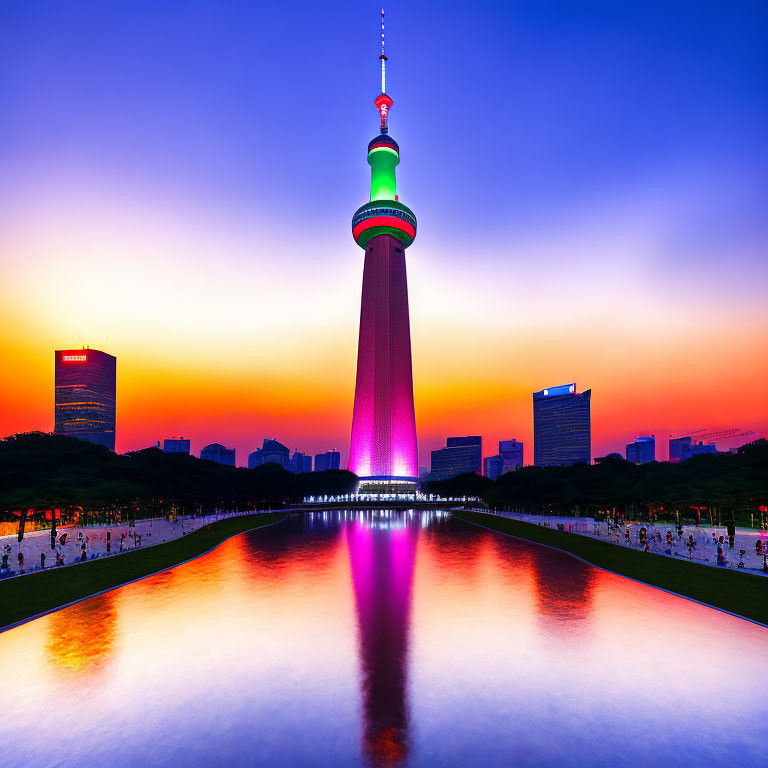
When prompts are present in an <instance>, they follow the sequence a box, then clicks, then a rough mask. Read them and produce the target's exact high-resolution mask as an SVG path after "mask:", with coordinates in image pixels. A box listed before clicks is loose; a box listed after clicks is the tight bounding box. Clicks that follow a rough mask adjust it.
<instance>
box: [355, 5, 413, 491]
mask: <svg viewBox="0 0 768 768" xmlns="http://www.w3.org/2000/svg"><path fill="white" fill-rule="evenodd" d="M383 30H384V16H383V12H382V39H381V55H380V56H379V60H380V61H381V93H380V94H379V95H378V96H377V97H376V99H375V102H374V103H375V104H376V108H377V110H378V111H379V118H380V132H379V135H378V136H376V137H375V138H374V139H372V140H371V142H370V143H369V144H368V164H369V165H370V166H371V198H370V202H368V203H366V204H365V205H363V206H361V207H360V208H358V209H357V211H356V212H355V215H354V216H353V217H352V236H353V237H354V238H355V242H356V243H357V244H358V245H359V246H360V247H361V248H363V249H364V251H365V261H364V265H363V291H362V301H361V308H360V336H359V341H358V350H357V378H356V383H355V404H354V412H353V417H352V438H351V441H350V450H349V465H348V466H349V469H350V470H351V471H352V472H354V473H355V474H356V475H357V476H358V477H360V478H361V480H362V483H361V485H362V486H368V487H369V488H371V487H376V486H380V485H384V486H387V485H389V486H390V487H391V486H393V485H403V484H412V483H415V482H416V481H417V480H418V453H417V449H416V419H415V415H414V406H413V375H412V370H411V332H410V321H409V317H408V287H407V281H406V270H405V249H406V248H407V247H408V246H409V245H410V244H411V243H412V242H413V240H414V238H415V237H416V217H415V216H414V214H413V211H411V210H410V208H407V207H406V206H405V205H403V204H402V203H401V202H400V201H399V199H398V195H397V187H396V183H395V166H396V165H397V164H398V163H399V162H400V148H399V147H398V145H397V142H396V141H395V140H394V139H392V138H391V137H390V136H389V135H388V125H387V118H388V113H389V109H390V107H391V106H392V103H393V102H392V99H391V97H390V96H389V95H388V94H387V93H386V80H385V70H386V62H387V56H386V54H385V52H384V31H383Z"/></svg>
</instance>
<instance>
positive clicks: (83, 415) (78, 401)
mask: <svg viewBox="0 0 768 768" xmlns="http://www.w3.org/2000/svg"><path fill="white" fill-rule="evenodd" d="M54 360H55V382H54V385H55V388H54V392H55V394H54V427H53V431H54V432H55V433H56V434H59V435H70V436H72V437H79V438H80V439H81V440H89V441H90V442H92V443H97V444H98V445H105V446H107V448H109V450H110V451H114V450H115V397H116V388H117V375H116V372H117V359H116V358H114V357H113V356H112V355H108V354H107V353H106V352H100V351H99V350H98V349H63V350H57V351H56V352H55V353H54Z"/></svg>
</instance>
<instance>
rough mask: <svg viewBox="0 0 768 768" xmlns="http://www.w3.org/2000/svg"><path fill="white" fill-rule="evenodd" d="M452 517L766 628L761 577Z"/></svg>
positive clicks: (766, 598) (766, 593) (505, 523)
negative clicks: (555, 550) (562, 552)
mask: <svg viewBox="0 0 768 768" xmlns="http://www.w3.org/2000/svg"><path fill="white" fill-rule="evenodd" d="M453 516H454V517H456V518H458V519H460V520H464V521H465V522H468V523H475V524H476V525H483V526H485V527H486V528H492V529H493V530H495V531H500V532H501V533H507V534H510V535H511V536H516V537H518V538H520V539H525V540H526V541H532V542H535V543H537V544H546V545H548V546H550V547H557V548H558V549H562V550H565V551H566V552H570V553H572V554H574V555H578V556H579V557H581V558H583V559H584V560H586V561H587V562H589V563H591V564H592V565H597V566H599V567H600V568H605V569H606V570H609V571H613V572H614V573H618V574H620V575H621V576H628V577H629V578H631V579H636V580H637V581H642V582H644V583H645V584H650V585H651V586H653V587H661V588H662V589H667V590H669V591H670V592H676V593H677V594H679V595H683V596H684V597H690V598H693V599H694V600H698V601H699V602H702V603H707V604H708V605H712V606H715V607H716V608H722V609H723V610H726V611H730V612H731V613H736V614H738V615H739V616H744V617H745V618H748V619H752V620H753V621H759V622H761V623H762V624H768V578H765V577H763V576H757V575H756V574H753V573H744V572H743V571H736V570H731V569H725V568H715V567H712V566H709V565H702V564H700V563H692V562H689V561H686V560H677V559H674V558H671V557H665V556H664V555H656V554H653V553H651V552H641V551H640V550H637V549H629V548H626V547H622V546H617V545H616V544H609V543H608V542H606V541H600V540H597V539H591V538H588V537H587V536H580V535H578V534H575V533H568V532H566V531H557V530H553V529H552V528H544V527H543V526H540V525H535V524H534V523H524V522H522V521H520V520H511V519H510V518H508V517H499V516H497V515H491V514H484V513H479V512H464V511H462V512H454V513H453Z"/></svg>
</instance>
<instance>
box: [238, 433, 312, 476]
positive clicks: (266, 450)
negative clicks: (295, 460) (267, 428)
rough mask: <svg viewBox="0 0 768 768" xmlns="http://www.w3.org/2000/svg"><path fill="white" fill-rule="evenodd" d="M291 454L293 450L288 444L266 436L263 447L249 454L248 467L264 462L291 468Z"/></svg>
mask: <svg viewBox="0 0 768 768" xmlns="http://www.w3.org/2000/svg"><path fill="white" fill-rule="evenodd" d="M302 455H303V454H302ZM290 456H291V452H290V450H289V449H288V446H286V445H283V444H282V443H280V442H278V441H277V440H275V439H274V438H269V437H265V438H264V442H263V443H262V444H261V448H257V449H256V450H255V451H254V452H253V453H251V454H249V455H248V469H253V468H254V467H260V466H261V465H262V464H279V465H280V466H281V467H285V468H286V469H289V464H290ZM302 466H303V465H302ZM300 471H301V470H300Z"/></svg>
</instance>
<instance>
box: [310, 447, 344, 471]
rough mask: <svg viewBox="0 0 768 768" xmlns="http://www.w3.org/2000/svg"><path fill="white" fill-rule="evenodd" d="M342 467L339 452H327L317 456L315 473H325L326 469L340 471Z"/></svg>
mask: <svg viewBox="0 0 768 768" xmlns="http://www.w3.org/2000/svg"><path fill="white" fill-rule="evenodd" d="M340 466H341V453H339V451H326V452H325V453H318V454H315V472H325V470H326V469H338V468H339V467H340Z"/></svg>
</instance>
